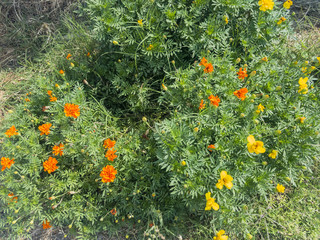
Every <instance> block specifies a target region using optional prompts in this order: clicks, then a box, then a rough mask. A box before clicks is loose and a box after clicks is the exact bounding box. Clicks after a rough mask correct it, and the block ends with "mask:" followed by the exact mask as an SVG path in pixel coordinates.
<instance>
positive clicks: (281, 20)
mask: <svg viewBox="0 0 320 240" xmlns="http://www.w3.org/2000/svg"><path fill="white" fill-rule="evenodd" d="M285 20H287V19H286V18H284V17H281V18H280V19H279V21H278V22H277V24H278V25H279V24H281V23H282V22H284V21H285Z"/></svg>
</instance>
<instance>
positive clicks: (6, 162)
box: [1, 157, 14, 171]
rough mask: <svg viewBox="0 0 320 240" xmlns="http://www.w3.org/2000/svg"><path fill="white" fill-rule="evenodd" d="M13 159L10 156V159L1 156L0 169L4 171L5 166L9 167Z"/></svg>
mask: <svg viewBox="0 0 320 240" xmlns="http://www.w3.org/2000/svg"><path fill="white" fill-rule="evenodd" d="M13 160H14V158H12V159H11V160H10V159H9V158H6V157H2V158H1V165H2V169H1V171H4V170H5V169H6V168H11V165H12V164H14V161H13Z"/></svg>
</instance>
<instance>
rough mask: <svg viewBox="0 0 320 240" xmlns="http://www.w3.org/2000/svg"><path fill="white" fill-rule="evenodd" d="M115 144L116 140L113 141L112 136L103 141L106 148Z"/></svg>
mask: <svg viewBox="0 0 320 240" xmlns="http://www.w3.org/2000/svg"><path fill="white" fill-rule="evenodd" d="M114 145H116V141H112V140H111V139H110V138H108V139H107V140H104V142H103V147H104V148H114Z"/></svg>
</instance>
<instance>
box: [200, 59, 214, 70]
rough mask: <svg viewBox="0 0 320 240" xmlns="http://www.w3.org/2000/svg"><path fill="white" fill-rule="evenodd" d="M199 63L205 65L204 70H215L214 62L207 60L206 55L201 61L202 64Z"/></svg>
mask: <svg viewBox="0 0 320 240" xmlns="http://www.w3.org/2000/svg"><path fill="white" fill-rule="evenodd" d="M199 65H200V66H204V69H203V71H204V72H205V73H211V72H213V71H214V70H213V66H212V63H208V60H207V59H206V58H205V57H203V58H202V60H201V61H200V64H199Z"/></svg>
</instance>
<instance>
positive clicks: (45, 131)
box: [38, 123, 52, 135]
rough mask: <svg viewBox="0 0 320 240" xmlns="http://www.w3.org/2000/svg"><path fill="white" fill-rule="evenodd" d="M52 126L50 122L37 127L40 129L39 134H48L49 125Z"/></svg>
mask: <svg viewBox="0 0 320 240" xmlns="http://www.w3.org/2000/svg"><path fill="white" fill-rule="evenodd" d="M51 126H52V124H51V123H45V124H42V125H41V126H39V127H38V129H39V130H40V131H41V133H40V135H43V134H45V135H48V134H49V133H50V127H51Z"/></svg>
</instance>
